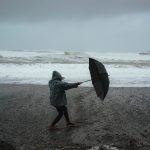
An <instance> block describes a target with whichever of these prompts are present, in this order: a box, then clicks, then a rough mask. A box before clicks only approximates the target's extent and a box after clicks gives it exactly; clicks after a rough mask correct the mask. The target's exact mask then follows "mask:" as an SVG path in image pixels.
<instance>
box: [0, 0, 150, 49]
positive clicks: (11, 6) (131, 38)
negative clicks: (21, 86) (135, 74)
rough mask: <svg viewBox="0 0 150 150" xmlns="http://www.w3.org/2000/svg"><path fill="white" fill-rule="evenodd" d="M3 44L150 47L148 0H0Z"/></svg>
mask: <svg viewBox="0 0 150 150" xmlns="http://www.w3.org/2000/svg"><path fill="white" fill-rule="evenodd" d="M0 49H54V50H77V51H99V52H104V51H106V52H118V51H120V52H125V51H131V52H134V51H136V52H140V51H150V0H0Z"/></svg>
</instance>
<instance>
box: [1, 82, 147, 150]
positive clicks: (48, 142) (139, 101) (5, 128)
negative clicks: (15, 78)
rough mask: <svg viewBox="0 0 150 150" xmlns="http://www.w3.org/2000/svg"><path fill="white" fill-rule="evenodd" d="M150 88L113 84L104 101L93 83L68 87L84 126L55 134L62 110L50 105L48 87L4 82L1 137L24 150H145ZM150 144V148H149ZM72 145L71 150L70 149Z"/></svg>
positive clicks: (75, 118)
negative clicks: (107, 148)
mask: <svg viewBox="0 0 150 150" xmlns="http://www.w3.org/2000/svg"><path fill="white" fill-rule="evenodd" d="M149 91H150V87H111V88H110V89H109V92H108V95H107V96H106V99H105V101H104V102H102V101H101V100H100V99H99V98H98V97H97V96H96V93H95V91H94V89H93V87H79V88H75V89H71V90H68V91H67V98H68V110H69V114H70V117H71V120H72V121H73V122H75V123H77V124H80V127H79V128H77V129H72V130H67V129H66V128H65V121H64V119H62V120H61V121H60V122H59V124H58V126H59V127H63V129H62V130H59V131H56V132H49V131H48V130H47V126H48V125H49V123H50V122H51V121H52V120H53V118H54V117H55V115H56V114H57V112H56V110H55V108H53V107H52V106H50V103H49V89H48V85H32V84H0V140H3V141H6V142H8V143H11V144H12V145H13V146H14V147H15V148H16V149H18V150H20V149H21V150H27V149H28V150H30V149H31V150H32V149H41V150H42V149H46V148H52V147H58V146H60V147H65V146H69V145H72V146H78V147H90V146H101V145H102V144H114V145H116V146H118V147H119V146H120V147H121V146H122V149H126V148H127V147H128V146H129V144H130V142H131V141H135V145H136V146H137V147H139V148H137V149H140V150H148V149H146V148H147V147H148V146H149V145H150V117H149V116H150V92H149ZM148 148H150V147H148ZM70 149H71V148H70Z"/></svg>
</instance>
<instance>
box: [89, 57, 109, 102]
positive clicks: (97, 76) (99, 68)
mask: <svg viewBox="0 0 150 150" xmlns="http://www.w3.org/2000/svg"><path fill="white" fill-rule="evenodd" d="M89 70H90V74H91V79H92V84H93V86H94V89H95V91H96V94H97V96H98V97H99V98H100V99H101V100H104V98H105V96H106V94H107V92H108V89H109V78H108V73H107V71H106V69H105V67H104V65H103V64H102V63H101V62H99V61H97V60H95V59H92V58H89Z"/></svg>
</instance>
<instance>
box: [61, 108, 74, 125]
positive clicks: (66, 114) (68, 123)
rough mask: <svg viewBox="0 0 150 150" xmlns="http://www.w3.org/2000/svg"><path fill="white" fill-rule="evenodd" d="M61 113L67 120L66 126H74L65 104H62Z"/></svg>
mask: <svg viewBox="0 0 150 150" xmlns="http://www.w3.org/2000/svg"><path fill="white" fill-rule="evenodd" d="M63 113H64V116H65V119H66V122H67V127H71V126H75V124H73V123H71V122H70V119H69V114H68V110H67V107H66V106H63Z"/></svg>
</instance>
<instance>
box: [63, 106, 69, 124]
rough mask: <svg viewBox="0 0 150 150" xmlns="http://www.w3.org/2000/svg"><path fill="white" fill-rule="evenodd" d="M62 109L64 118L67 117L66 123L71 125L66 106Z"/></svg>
mask: <svg viewBox="0 0 150 150" xmlns="http://www.w3.org/2000/svg"><path fill="white" fill-rule="evenodd" d="M62 108H63V113H64V116H65V119H66V122H67V123H70V119H69V114H68V110H67V107H66V106H62Z"/></svg>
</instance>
